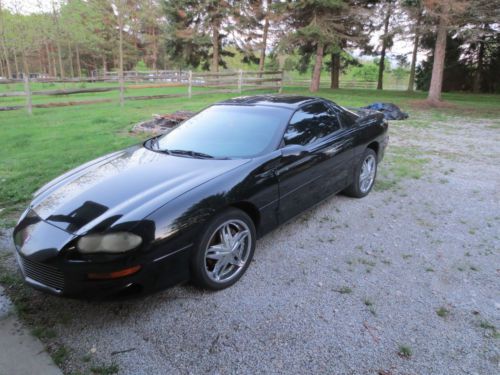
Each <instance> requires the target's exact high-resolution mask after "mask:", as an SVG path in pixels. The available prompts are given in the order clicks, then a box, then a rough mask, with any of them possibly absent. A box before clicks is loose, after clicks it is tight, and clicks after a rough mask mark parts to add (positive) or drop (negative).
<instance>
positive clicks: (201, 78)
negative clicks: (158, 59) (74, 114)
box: [0, 70, 283, 113]
mask: <svg viewBox="0 0 500 375" xmlns="http://www.w3.org/2000/svg"><path fill="white" fill-rule="evenodd" d="M88 82H114V83H115V84H116V83H117V84H118V85H115V86H106V87H90V88H88V87H81V88H62V89H53V90H31V84H32V83H75V84H78V83H88ZM12 83H24V91H12V92H3V93H2V92H0V98H9V97H25V98H26V105H24V106H23V105H9V106H0V111H10V110H17V109H22V108H26V110H27V111H28V112H29V113H31V109H32V108H49V107H62V106H73V105H86V104H95V103H104V102H113V101H116V98H95V99H90V100H74V101H67V102H48V103H36V104H32V97H36V96H69V95H75V94H86V93H104V92H111V91H118V92H119V96H118V100H119V102H120V104H121V105H123V104H124V102H125V101H127V100H149V99H165V98H179V97H186V96H187V97H188V98H191V97H192V96H193V95H210V94H216V93H242V92H244V91H249V90H269V91H279V92H281V90H282V87H283V72H282V71H262V72H259V71H257V72H253V71H252V72H250V71H242V70H240V71H237V72H220V73H206V72H192V71H155V72H136V71H133V72H132V71H130V72H124V73H123V76H120V75H118V74H117V73H112V72H107V73H106V74H101V75H97V74H96V75H94V76H92V77H90V78H85V79H81V80H80V79H65V80H61V79H52V80H51V79H48V78H46V77H44V78H28V77H27V76H26V77H25V78H24V79H10V80H1V81H0V84H12ZM168 87H179V88H181V87H184V88H185V89H186V91H185V92H184V93H182V92H179V93H165V94H162V93H158V94H152V95H125V92H128V91H129V90H140V89H150V88H151V89H161V88H168ZM193 88H197V89H198V88H212V90H203V91H196V90H195V91H193Z"/></svg>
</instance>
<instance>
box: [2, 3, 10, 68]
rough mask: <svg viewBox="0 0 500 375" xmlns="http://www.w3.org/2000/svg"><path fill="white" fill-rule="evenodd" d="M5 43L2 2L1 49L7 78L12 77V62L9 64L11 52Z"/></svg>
mask: <svg viewBox="0 0 500 375" xmlns="http://www.w3.org/2000/svg"><path fill="white" fill-rule="evenodd" d="M6 44H7V43H6V41H5V31H4V18H3V8H2V1H1V0H0V48H1V49H2V51H0V52H1V53H2V54H3V59H4V61H5V66H6V69H7V71H6V73H7V78H11V77H12V70H11V68H10V62H9V52H8V50H7V45H6Z"/></svg>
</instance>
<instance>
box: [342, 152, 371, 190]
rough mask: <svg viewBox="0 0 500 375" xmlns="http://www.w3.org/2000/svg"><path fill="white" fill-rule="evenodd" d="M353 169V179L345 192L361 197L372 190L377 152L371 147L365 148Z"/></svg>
mask: <svg viewBox="0 0 500 375" xmlns="http://www.w3.org/2000/svg"><path fill="white" fill-rule="evenodd" d="M355 168H356V169H355V170H354V181H353V183H352V184H351V186H349V187H348V188H347V189H346V190H345V193H346V194H347V195H349V196H351V197H354V198H363V197H365V196H366V195H368V193H369V192H370V191H371V190H372V188H373V185H374V183H375V177H376V176H377V154H376V153H375V151H373V150H372V149H370V148H368V149H366V150H365V152H364V154H363V157H362V158H361V161H360V162H359V164H358V165H357V166H356V167H355Z"/></svg>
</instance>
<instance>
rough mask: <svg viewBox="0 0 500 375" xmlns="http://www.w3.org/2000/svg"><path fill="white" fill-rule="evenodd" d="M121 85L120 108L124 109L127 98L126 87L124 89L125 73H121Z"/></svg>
mask: <svg viewBox="0 0 500 375" xmlns="http://www.w3.org/2000/svg"><path fill="white" fill-rule="evenodd" d="M119 85H120V107H123V105H124V103H125V96H124V92H123V91H124V87H123V72H120V77H119Z"/></svg>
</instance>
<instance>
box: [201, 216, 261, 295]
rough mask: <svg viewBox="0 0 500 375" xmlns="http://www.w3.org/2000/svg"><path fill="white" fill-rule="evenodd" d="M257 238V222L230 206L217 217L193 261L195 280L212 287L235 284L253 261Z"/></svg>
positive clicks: (214, 288)
mask: <svg viewBox="0 0 500 375" xmlns="http://www.w3.org/2000/svg"><path fill="white" fill-rule="evenodd" d="M255 240H256V235H255V226H254V224H253V221H252V219H250V217H249V216H248V215H247V214H246V213H244V212H243V211H241V210H238V209H229V210H226V211H224V212H222V213H220V214H219V215H217V216H216V217H214V218H213V219H212V221H211V222H210V223H209V224H208V226H207V227H206V229H205V232H204V233H203V235H202V236H201V238H200V240H199V241H198V244H197V249H196V252H195V253H194V254H193V258H192V260H191V271H192V275H193V282H194V283H195V284H196V285H198V286H200V287H202V288H206V289H212V290H220V289H224V288H227V287H229V286H231V285H233V284H234V283H235V282H236V281H238V280H239V279H240V278H241V276H243V274H244V273H245V271H246V270H247V268H248V266H249V265H250V262H251V261H252V257H253V253H254V250H255Z"/></svg>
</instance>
